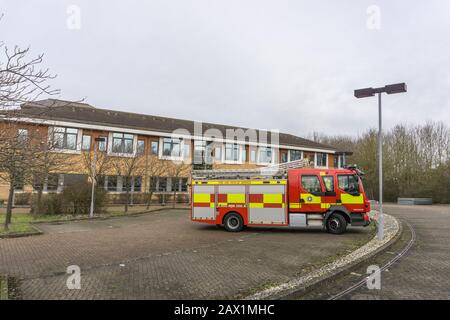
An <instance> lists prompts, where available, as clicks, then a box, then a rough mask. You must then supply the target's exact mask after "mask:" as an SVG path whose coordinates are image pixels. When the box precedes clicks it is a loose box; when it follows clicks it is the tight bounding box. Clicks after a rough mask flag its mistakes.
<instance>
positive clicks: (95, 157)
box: [89, 138, 105, 218]
mask: <svg viewBox="0 0 450 320" xmlns="http://www.w3.org/2000/svg"><path fill="white" fill-rule="evenodd" d="M94 141H95V142H94V159H93V161H92V167H91V171H92V176H91V179H92V190H91V208H90V210H89V218H93V217H94V197H95V183H96V170H97V149H98V143H99V142H103V141H105V138H95V140H94Z"/></svg>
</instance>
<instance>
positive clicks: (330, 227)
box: [326, 213, 347, 234]
mask: <svg viewBox="0 0 450 320" xmlns="http://www.w3.org/2000/svg"><path fill="white" fill-rule="evenodd" d="M326 226H327V231H328V232H329V233H333V234H342V233H344V232H345V230H346V229H347V221H345V218H344V217H343V216H342V215H340V214H337V213H333V214H332V215H331V216H330V217H329V218H328V219H327V224H326Z"/></svg>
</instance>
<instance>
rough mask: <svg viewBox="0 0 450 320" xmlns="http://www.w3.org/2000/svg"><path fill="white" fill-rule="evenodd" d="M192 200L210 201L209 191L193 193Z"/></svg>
mask: <svg viewBox="0 0 450 320" xmlns="http://www.w3.org/2000/svg"><path fill="white" fill-rule="evenodd" d="M194 202H198V203H206V202H208V203H210V202H211V194H209V193H194Z"/></svg>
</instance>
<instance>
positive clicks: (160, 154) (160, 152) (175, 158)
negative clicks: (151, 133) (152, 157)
mask: <svg viewBox="0 0 450 320" xmlns="http://www.w3.org/2000/svg"><path fill="white" fill-rule="evenodd" d="M165 138H166V139H167V138H169V139H180V140H181V142H180V155H179V156H172V155H171V156H165V155H163V149H164V139H165ZM158 149H159V150H158V157H159V159H161V160H172V161H183V160H184V139H182V138H178V137H161V138H159V146H158Z"/></svg>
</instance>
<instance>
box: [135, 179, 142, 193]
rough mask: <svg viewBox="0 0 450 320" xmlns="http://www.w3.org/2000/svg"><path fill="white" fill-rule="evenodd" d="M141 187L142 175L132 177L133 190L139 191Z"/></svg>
mask: <svg viewBox="0 0 450 320" xmlns="http://www.w3.org/2000/svg"><path fill="white" fill-rule="evenodd" d="M141 188H142V177H133V191H134V192H141Z"/></svg>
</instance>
